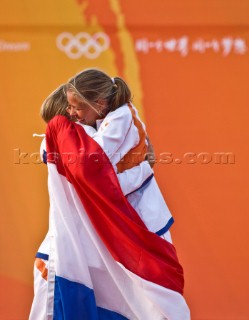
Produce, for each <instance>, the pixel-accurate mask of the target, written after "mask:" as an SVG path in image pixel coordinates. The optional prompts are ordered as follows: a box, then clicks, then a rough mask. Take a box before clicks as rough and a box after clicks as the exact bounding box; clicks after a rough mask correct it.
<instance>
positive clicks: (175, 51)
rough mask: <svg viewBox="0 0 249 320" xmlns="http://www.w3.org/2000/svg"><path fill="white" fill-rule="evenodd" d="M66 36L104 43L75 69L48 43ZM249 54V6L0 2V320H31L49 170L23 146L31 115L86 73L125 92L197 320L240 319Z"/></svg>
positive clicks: (30, 144) (246, 258) (248, 281)
mask: <svg viewBox="0 0 249 320" xmlns="http://www.w3.org/2000/svg"><path fill="white" fill-rule="evenodd" d="M64 32H69V33H71V34H72V36H75V35H76V34H78V33H79V32H86V33H88V34H89V37H92V36H93V37H94V35H95V34H96V33H97V32H104V33H105V34H106V35H107V37H108V38H109V40H110V45H109V47H108V48H107V49H105V50H104V51H103V52H99V54H98V56H97V57H96V58H94V59H90V58H89V57H88V56H87V54H83V55H82V56H81V57H80V58H78V59H71V58H70V57H68V56H67V54H66V53H65V52H63V51H61V50H60V49H59V48H58V47H57V45H56V39H57V37H58V35H60V34H62V33H64ZM184 41H185V42H184ZM102 42H103V41H102ZM102 42H101V41H100V42H99V45H103V43H102ZM82 45H83V43H82ZM248 49H249V2H248V1H247V0H244V1H235V0H227V1H218V0H216V1H214V0H209V1H204V0H203V1H197V0H191V1H180V0H178V1H177V0H176V1H165V0H157V1H149V0H143V1H139V0H137V1H131V0H98V1H93V0H78V1H74V0H67V1H59V0H53V1H49V0H43V1H41V2H39V3H38V2H34V1H32V0H23V1H7V0H4V1H1V4H0V70H1V76H0V104H1V110H2V112H1V118H2V123H1V127H0V137H1V151H2V155H1V157H0V161H1V185H0V191H1V224H0V230H1V241H0V250H1V264H0V279H1V291H0V319H1V320H10V319H11V320H21V319H27V317H28V313H29V308H30V305H31V301H32V295H33V288H32V285H33V283H32V281H33V278H32V268H33V259H34V255H35V253H36V250H37V248H38V246H39V243H40V242H41V240H42V238H43V236H44V234H45V232H46V229H47V226H48V207H49V204H48V196H47V185H46V183H47V182H46V179H47V176H46V175H47V173H46V167H45V166H44V165H42V164H36V163H35V162H36V153H37V152H38V151H39V145H40V139H39V138H33V137H32V134H33V133H43V132H44V130H45V124H44V123H43V122H42V120H41V119H40V117H39V108H40V105H41V103H42V101H43V100H44V99H45V97H46V96H47V95H48V94H49V93H50V92H51V91H52V90H54V89H55V87H57V86H58V85H59V84H61V83H62V82H66V81H67V79H68V78H69V77H70V76H72V75H73V74H74V73H76V72H78V71H80V70H81V69H84V68H86V67H98V68H101V69H104V70H105V71H107V72H108V73H109V74H110V75H112V76H115V75H120V76H122V77H124V78H125V79H126V80H127V82H128V83H129V85H130V87H131V88H132V90H133V93H134V102H135V104H136V106H137V107H138V109H139V110H140V114H141V116H142V117H143V119H144V120H145V122H146V125H147V129H148V134H149V136H150V138H151V140H152V142H153V144H154V147H155V151H156V154H157V158H158V161H157V165H156V166H155V174H156V177H157V179H158V182H159V185H160V187H161V190H162V192H163V194H164V196H165V199H166V202H167V204H168V206H169V208H170V210H171V212H172V214H173V216H174V218H175V224H174V225H173V227H172V229H171V232H172V237H173V242H174V244H175V245H176V248H177V251H178V254H179V258H180V261H181V263H182V264H183V266H184V270H185V278H186V286H185V297H186V300H187V302H188V304H189V307H190V309H191V313H192V319H193V320H247V319H249V304H248V297H249V277H248V270H249V254H248V243H249V239H248V238H249V237H248V229H249V204H248V203H249V201H248V193H249V183H248V181H249V170H248V156H249V151H248V133H249V130H248V118H249V111H248V110H249V109H248V105H249V94H248V80H249V51H248ZM89 50H90V51H88V53H89V52H90V53H94V52H95V51H94V48H93V47H92V48H90V49H89ZM72 52H74V53H75V52H77V49H76V48H73V49H72ZM166 152H168V153H171V154H172V162H170V163H165V156H166V154H165V153H166ZM220 152H221V153H222V152H224V153H226V152H228V153H231V154H232V155H233V157H231V158H230V161H229V163H222V162H221V163H217V162H219V161H218V160H217V159H218V158H217V155H215V154H216V153H220ZM21 153H27V154H28V155H26V156H25V155H22V156H20V154H21ZM185 153H194V154H195V155H194V157H192V159H194V162H193V163H189V162H191V161H188V159H189V158H186V157H185V158H183V156H184V154H185ZM202 153H205V155H203V154H202ZM205 157H208V159H209V162H208V163H205V159H207V158H205ZM175 159H180V160H182V161H181V162H180V163H179V161H178V160H176V161H175ZM179 320H180V319H179Z"/></svg>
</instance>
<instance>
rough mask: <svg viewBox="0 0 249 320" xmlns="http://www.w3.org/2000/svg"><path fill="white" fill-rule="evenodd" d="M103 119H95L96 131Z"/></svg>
mask: <svg viewBox="0 0 249 320" xmlns="http://www.w3.org/2000/svg"><path fill="white" fill-rule="evenodd" d="M103 120H104V119H97V120H96V129H97V131H98V130H99V127H100V125H101V123H102V122H103Z"/></svg>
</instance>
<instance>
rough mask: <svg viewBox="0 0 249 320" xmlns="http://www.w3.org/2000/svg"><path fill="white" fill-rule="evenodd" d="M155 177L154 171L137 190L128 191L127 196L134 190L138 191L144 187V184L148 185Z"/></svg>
mask: <svg viewBox="0 0 249 320" xmlns="http://www.w3.org/2000/svg"><path fill="white" fill-rule="evenodd" d="M153 177H154V174H153V173H152V174H151V175H150V176H149V177H148V178H147V179H146V180H144V182H143V183H142V184H141V186H140V187H139V188H137V189H136V190H134V191H132V192H130V193H128V194H127V195H126V197H127V196H128V195H130V194H132V193H133V192H136V191H138V190H140V189H142V188H143V187H144V186H146V185H147V184H148V183H149V182H150V180H151V179H152V178H153Z"/></svg>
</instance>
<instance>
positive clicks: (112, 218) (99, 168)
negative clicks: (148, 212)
mask: <svg viewBox="0 0 249 320" xmlns="http://www.w3.org/2000/svg"><path fill="white" fill-rule="evenodd" d="M46 141H47V156H48V158H47V159H48V162H50V163H55V164H56V166H57V170H58V172H59V173H60V174H62V175H63V176H65V177H66V178H67V180H68V181H69V182H70V183H72V185H73V186H74V188H75V189H76V191H77V193H78V195H79V198H80V199H81V201H82V204H83V206H84V207H85V209H86V212H87V214H88V216H89V218H90V219H91V221H92V223H93V226H94V227H95V229H96V231H97V232H98V234H99V236H100V238H101V239H102V241H103V242H104V243H105V245H106V247H107V248H108V250H109V252H110V253H111V255H112V256H113V258H114V259H115V260H116V261H118V262H120V263H121V264H122V265H123V266H124V267H125V268H127V269H128V270H130V271H131V272H133V273H135V274H136V275H138V276H139V277H141V278H143V279H146V280H148V281H151V282H154V283H156V284H159V285H161V286H164V287H166V288H168V289H172V290H174V291H177V292H179V293H181V294H182V293H183V286H184V278H183V269H182V267H181V265H180V264H179V261H178V258H177V255H176V250H175V247H174V246H173V245H172V244H171V243H169V242H167V241H165V240H163V239H161V238H160V237H159V236H157V235H156V234H154V233H152V232H150V231H148V230H147V228H146V226H145V225H144V223H143V221H142V220H141V218H140V217H139V215H138V214H137V212H136V211H135V210H134V209H133V207H132V206H131V205H130V204H129V202H128V201H127V199H126V198H125V196H124V195H123V193H122V190H121V188H120V185H119V182H118V179H117V176H116V173H115V171H114V169H113V167H112V164H111V163H110V161H109V159H108V157H107V156H106V155H105V153H104V152H103V150H102V148H101V147H100V146H99V145H98V144H97V143H96V142H95V141H94V140H93V139H92V138H90V137H89V136H88V135H87V134H86V133H85V131H84V129H83V127H81V126H79V125H77V124H75V123H73V122H71V121H69V120H68V119H67V118H66V117H63V116H56V117H55V118H53V119H52V120H51V121H50V122H49V124H48V126H47V132H46Z"/></svg>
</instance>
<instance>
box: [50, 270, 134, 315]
mask: <svg viewBox="0 0 249 320" xmlns="http://www.w3.org/2000/svg"><path fill="white" fill-rule="evenodd" d="M53 319H54V320H83V319H84V320H128V319H127V318H125V317H124V316H122V315H120V314H118V313H116V312H114V311H110V310H107V309H103V308H100V307H98V306H97V305H96V300H95V296H94V292H93V290H92V289H90V288H88V287H86V286H85V285H83V284H80V283H77V282H73V281H70V280H67V279H64V278H62V277H58V276H56V277H55V291H54V317H53Z"/></svg>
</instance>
